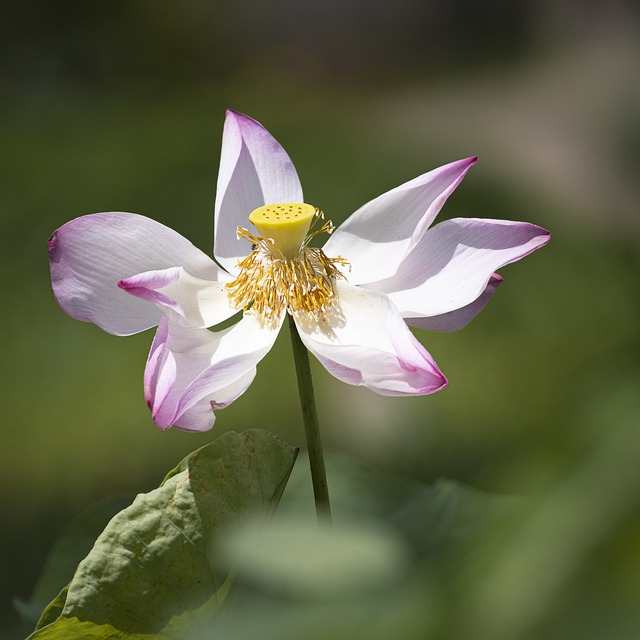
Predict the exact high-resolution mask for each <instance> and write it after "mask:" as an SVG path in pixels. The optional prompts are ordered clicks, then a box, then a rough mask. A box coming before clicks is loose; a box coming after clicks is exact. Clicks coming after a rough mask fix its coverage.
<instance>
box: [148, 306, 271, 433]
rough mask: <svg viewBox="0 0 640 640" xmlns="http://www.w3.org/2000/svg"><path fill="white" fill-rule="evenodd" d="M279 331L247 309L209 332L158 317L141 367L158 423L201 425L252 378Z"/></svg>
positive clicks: (191, 427) (210, 423)
mask: <svg viewBox="0 0 640 640" xmlns="http://www.w3.org/2000/svg"><path fill="white" fill-rule="evenodd" d="M278 331H279V325H278V326H277V327H272V328H265V327H263V326H262V325H261V324H260V323H259V322H258V320H257V319H256V318H255V317H254V316H253V315H252V314H250V313H248V314H245V316H244V317H243V318H242V320H240V322H238V323H237V324H235V325H233V326H232V327H230V328H229V329H226V330H224V331H218V332H212V331H208V330H207V329H196V328H192V327H188V326H185V325H182V324H177V323H174V322H172V321H171V320H169V318H167V317H165V318H163V319H162V321H161V323H160V326H159V329H158V334H157V339H156V341H154V345H153V347H152V349H151V352H150V354H149V359H148V361H147V369H146V371H145V396H146V397H147V402H148V404H149V406H150V407H151V411H152V417H153V420H154V422H155V423H156V424H157V425H158V426H159V427H160V428H161V429H167V428H168V427H171V426H174V427H178V428H180V429H184V430H186V431H205V430H207V429H210V428H211V427H212V426H213V422H214V419H215V417H214V414H213V411H214V410H215V409H219V408H222V407H224V406H227V405H228V404H230V403H231V402H233V400H235V399H236V398H237V397H238V396H239V395H241V394H242V393H243V392H244V391H245V390H246V389H247V387H248V386H249V385H250V384H251V381H252V380H253V377H254V375H255V369H256V365H257V363H258V362H259V361H260V360H261V359H262V358H263V357H264V356H265V355H266V353H267V352H268V351H269V349H271V347H272V345H273V343H274V341H275V339H276V337H277V335H278Z"/></svg>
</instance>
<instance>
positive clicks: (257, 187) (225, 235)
mask: <svg viewBox="0 0 640 640" xmlns="http://www.w3.org/2000/svg"><path fill="white" fill-rule="evenodd" d="M278 202H302V186H301V184H300V179H299V178H298V174H297V172H296V169H295V167H294V165H293V162H291V159H290V158H289V156H288V155H287V152H286V151H285V150H284V149H283V148H282V146H281V145H280V143H278V141H277V140H276V139H275V138H274V137H273V136H272V135H271V134H270V133H269V132H268V131H267V130H266V129H265V128H264V127H263V126H262V125H261V124H260V123H259V122H257V121H256V120H254V119H253V118H250V117H249V116H245V115H243V114H241V113H237V112H236V111H227V117H226V119H225V123H224V131H223V134H222V152H221V158H220V169H219V173H218V184H217V190H216V201H215V231H214V234H215V235H214V251H213V253H214V255H215V257H216V259H217V260H218V262H219V263H220V264H221V265H222V266H223V267H224V268H225V269H227V271H229V272H230V273H234V274H235V273H237V266H236V265H237V262H238V260H239V259H241V258H244V257H245V256H246V255H247V254H248V253H249V252H250V251H251V247H250V245H249V244H248V243H247V242H245V241H244V240H242V239H238V237H237V233H236V230H237V228H238V227H247V225H248V219H249V214H250V213H251V212H252V211H253V210H254V209H257V208H258V207H261V206H263V205H265V204H274V203H278Z"/></svg>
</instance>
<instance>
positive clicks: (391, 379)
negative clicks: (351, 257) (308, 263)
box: [294, 282, 447, 396]
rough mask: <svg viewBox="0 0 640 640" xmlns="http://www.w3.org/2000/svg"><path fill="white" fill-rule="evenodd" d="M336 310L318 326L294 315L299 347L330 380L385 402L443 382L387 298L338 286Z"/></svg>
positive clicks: (424, 391)
mask: <svg viewBox="0 0 640 640" xmlns="http://www.w3.org/2000/svg"><path fill="white" fill-rule="evenodd" d="M336 288H337V293H338V298H339V309H337V310H336V311H335V312H334V313H332V314H331V315H330V316H328V317H327V318H326V319H325V320H323V321H321V322H319V323H308V322H306V321H305V320H304V318H302V317H300V316H298V315H294V318H295V320H296V326H297V327H298V331H299V333H300V337H301V339H302V341H303V342H304V344H305V346H306V347H307V349H308V350H309V351H311V353H313V354H314V355H315V356H316V358H318V360H319V361H320V362H321V363H322V364H323V366H324V367H325V368H326V369H327V371H329V373H331V374H332V375H333V376H335V377H336V378H338V379H339V380H342V381H343V382H346V383H348V384H352V385H361V386H365V387H367V388H369V389H371V390H372V391H375V392H376V393H379V394H382V395H389V396H404V395H425V394H428V393H433V392H435V391H438V390H439V389H442V388H443V387H444V386H445V385H446V384H447V380H446V378H445V377H444V375H443V374H442V372H441V371H440V370H439V369H438V366H437V365H436V363H435V362H434V360H433V358H432V357H431V355H430V354H429V353H428V352H427V350H426V349H425V348H424V347H423V346H422V345H421V344H420V343H419V342H418V340H416V338H415V337H414V336H413V334H412V333H411V331H410V330H409V328H408V327H407V325H406V323H405V322H404V320H403V319H402V317H401V316H400V314H399V313H398V311H397V309H396V308H395V307H394V306H393V304H392V303H391V301H390V300H389V298H388V297H387V296H386V295H385V294H383V293H380V292H377V291H371V290H368V289H364V288H361V287H353V286H351V285H349V284H346V283H343V282H338V283H337V284H336Z"/></svg>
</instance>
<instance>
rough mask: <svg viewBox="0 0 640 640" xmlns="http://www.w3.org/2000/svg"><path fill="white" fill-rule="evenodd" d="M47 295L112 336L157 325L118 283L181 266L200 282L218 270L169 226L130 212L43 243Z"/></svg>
mask: <svg viewBox="0 0 640 640" xmlns="http://www.w3.org/2000/svg"><path fill="white" fill-rule="evenodd" d="M49 264H50V268H51V282H52V285H53V291H54V294H55V296H56V299H57V300H58V303H59V304H60V306H61V307H62V308H63V309H64V311H66V312H67V313H68V314H69V315H70V316H72V317H74V318H76V319H78V320H83V321H85V322H93V323H94V324H97V325H98V326H99V327H101V328H102V329H104V330H105V331H108V332H109V333H113V334H115V335H130V334H132V333H137V332H139V331H143V330H145V329H148V328H149V327H152V326H154V325H156V324H158V322H159V320H160V317H161V315H162V311H161V310H160V309H159V308H158V307H157V306H156V305H155V304H149V302H148V301H147V300H143V299H140V298H137V297H135V296H131V295H128V294H127V293H126V292H125V291H123V290H122V289H121V288H119V287H118V282H120V281H121V280H124V279H126V278H129V277H131V276H133V275H136V274H138V273H141V272H145V271H152V270H160V269H167V268H170V267H176V266H182V267H184V269H186V270H187V271H188V272H189V273H190V274H192V275H193V276H195V277H198V278H202V279H205V280H212V281H215V280H218V279H219V274H220V269H219V268H218V267H217V266H216V264H215V263H214V262H213V260H211V258H209V257H208V256H207V255H206V254H205V253H203V252H202V251H200V250H199V249H197V248H196V247H195V246H194V245H193V244H192V243H191V242H189V240H187V239H186V238H184V237H183V236H181V235H180V234H179V233H177V232H176V231H174V230H173V229H170V228H169V227H166V226H164V225H163V224H160V223H159V222H156V221H155V220H151V219H150V218H147V217H145V216H140V215H137V214H134V213H121V212H112V213H95V214H90V215H86V216H82V217H80V218H76V219H75V220H71V221H70V222H68V223H67V224H65V225H63V226H62V227H60V228H59V229H58V230H57V231H55V232H54V234H53V235H52V236H51V238H50V239H49Z"/></svg>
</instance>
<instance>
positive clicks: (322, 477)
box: [289, 315, 331, 523]
mask: <svg viewBox="0 0 640 640" xmlns="http://www.w3.org/2000/svg"><path fill="white" fill-rule="evenodd" d="M289 329H290V330H291V345H292V347H293V359H294V362H295V365H296V377H297V378H298V393H299V394H300V408H301V409H302V420H303V422H304V431H305V435H306V438H307V450H308V452H309V465H310V467H311V483H312V484H313V497H314V499H315V502H316V514H317V515H318V522H322V523H327V522H329V523H330V522H331V505H330V504H329V490H328V488H327V474H326V471H325V468H324V455H323V453H322V442H321V441H320V427H319V425H318V414H317V412H316V401H315V397H314V394H313V382H312V380H311V365H310V364H309V352H308V351H307V348H306V347H305V346H304V343H303V342H302V340H301V339H300V335H299V333H298V329H297V327H296V323H295V322H294V320H293V317H292V316H291V315H289Z"/></svg>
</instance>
